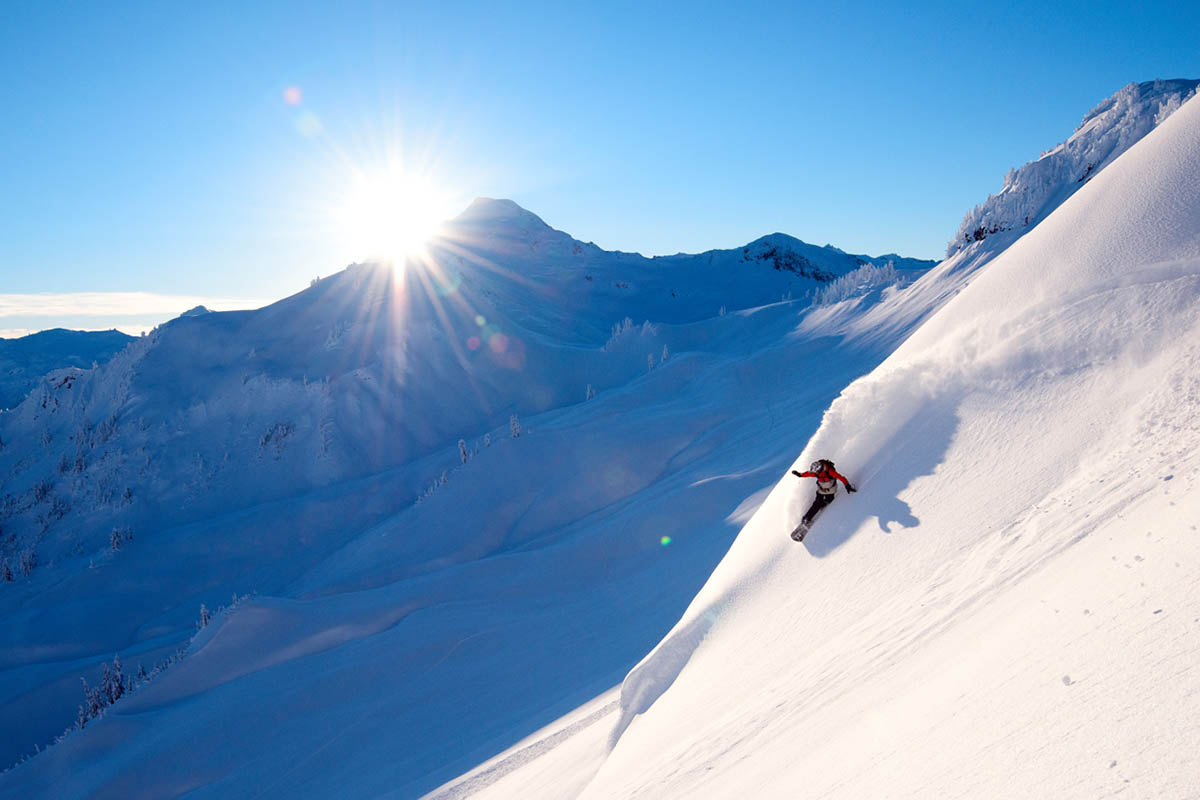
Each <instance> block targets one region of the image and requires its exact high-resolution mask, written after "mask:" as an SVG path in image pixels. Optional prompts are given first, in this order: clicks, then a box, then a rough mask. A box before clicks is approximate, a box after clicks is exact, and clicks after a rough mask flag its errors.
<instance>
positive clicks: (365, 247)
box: [338, 167, 448, 270]
mask: <svg viewBox="0 0 1200 800" xmlns="http://www.w3.org/2000/svg"><path fill="white" fill-rule="evenodd" d="M446 207H447V203H446V198H445V197H444V193H443V192H440V191H439V190H438V188H437V187H436V186H434V185H433V184H432V183H431V182H430V181H429V180H427V179H426V178H424V177H423V176H421V175H420V174H416V173H413V172H407V171H405V170H403V169H400V168H398V167H389V168H387V169H385V170H381V171H379V172H377V173H375V174H367V173H363V172H359V173H357V174H356V175H355V176H354V180H353V181H352V182H351V185H350V189H349V191H348V192H347V193H346V196H345V199H344V201H343V202H342V203H341V204H340V208H339V211H338V218H339V219H338V228H339V230H340V237H341V238H342V240H343V246H344V247H345V248H346V249H347V250H348V252H349V253H350V256H351V257H352V258H353V259H355V260H364V261H382V262H388V263H391V264H392V265H393V267H394V268H395V269H397V270H399V269H402V268H403V267H404V265H405V263H406V262H407V261H408V260H409V259H410V258H411V257H413V256H417V255H419V254H421V253H422V252H423V251H424V250H425V247H426V244H427V243H428V242H429V240H430V239H431V238H432V237H433V236H434V235H435V234H436V233H437V231H438V228H439V227H440V226H441V224H442V222H443V221H444V220H445V219H446V218H447V217H448V214H447V213H446Z"/></svg>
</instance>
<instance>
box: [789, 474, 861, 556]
mask: <svg viewBox="0 0 1200 800" xmlns="http://www.w3.org/2000/svg"><path fill="white" fill-rule="evenodd" d="M792 474H793V475H795V476H796V477H797V478H816V479H817V496H816V497H814V498H813V502H812V505H811V506H809V508H808V511H806V512H805V514H804V519H803V520H801V522H800V524H799V525H798V526H797V527H796V530H794V531H792V538H793V539H795V540H796V541H798V542H799V541H803V540H804V534H806V533H808V528H809V526H810V525H812V521H813V519H814V518H815V517H816V516H817V514H820V513H821V512H822V511H823V510H824V509H825V506H827V505H829V504H830V503H832V502H833V500H834V498H835V497H837V482H838V481H841V482H842V483H844V484H846V491H847V492H857V491H858V490H857V489H855V488H854V485H853V484H852V483H850V481H849V480H847V479H846V476H845V475H842V474H841V473H840V472H838V471H837V470H836V469H834V468H833V462H832V461H830V460H829V459H827V458H822V459H819V460H817V461H814V462H813V463H812V465H811V466H810V467H809V471H808V472H797V471H796V470H792Z"/></svg>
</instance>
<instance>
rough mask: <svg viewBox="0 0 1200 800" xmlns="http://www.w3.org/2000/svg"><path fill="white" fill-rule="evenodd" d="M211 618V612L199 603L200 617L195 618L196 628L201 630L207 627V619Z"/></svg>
mask: <svg viewBox="0 0 1200 800" xmlns="http://www.w3.org/2000/svg"><path fill="white" fill-rule="evenodd" d="M211 619H212V612H210V611H209V610H208V608H207V607H206V606H205V605H204V603H201V604H200V619H198V620H196V630H198V631H202V630H204V629H205V628H207V627H208V623H209V620H211Z"/></svg>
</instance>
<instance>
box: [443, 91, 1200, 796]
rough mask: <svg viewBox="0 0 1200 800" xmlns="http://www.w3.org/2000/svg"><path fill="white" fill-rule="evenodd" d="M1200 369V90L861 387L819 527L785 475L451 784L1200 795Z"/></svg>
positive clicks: (834, 422)
mask: <svg viewBox="0 0 1200 800" xmlns="http://www.w3.org/2000/svg"><path fill="white" fill-rule="evenodd" d="M935 272H936V271H935ZM936 277H937V276H936V275H935V274H934V273H931V274H930V276H927V278H926V279H924V280H928V279H935V278H936ZM1198 376H1200V101H1197V100H1191V101H1189V102H1188V103H1186V104H1185V105H1184V106H1183V107H1182V108H1181V109H1179V110H1178V111H1177V112H1176V113H1175V114H1174V115H1172V117H1171V118H1170V119H1168V120H1166V121H1164V122H1163V123H1162V124H1161V125H1160V126H1159V127H1158V128H1157V129H1156V130H1154V131H1152V132H1151V133H1149V134H1148V135H1146V136H1145V137H1144V138H1143V139H1142V141H1140V142H1138V143H1137V144H1136V145H1134V146H1132V147H1131V148H1129V150H1128V151H1127V152H1126V153H1125V154H1124V155H1122V156H1120V158H1118V159H1117V160H1115V161H1114V162H1113V163H1112V164H1110V165H1109V166H1108V167H1107V168H1106V169H1105V170H1104V171H1103V172H1102V173H1101V174H1099V175H1097V176H1096V177H1095V178H1094V179H1093V180H1091V181H1090V182H1089V183H1088V184H1087V185H1086V186H1084V187H1083V188H1082V189H1080V190H1079V191H1078V192H1077V193H1075V195H1074V196H1073V197H1071V198H1070V199H1069V200H1067V201H1066V202H1064V203H1063V205H1062V206H1061V207H1059V208H1058V209H1056V210H1054V211H1053V212H1052V213H1050V214H1049V215H1048V216H1047V218H1046V219H1045V220H1044V221H1043V222H1042V223H1041V224H1040V225H1038V226H1037V228H1036V229H1034V230H1032V231H1031V232H1029V233H1028V234H1026V235H1025V236H1024V237H1022V238H1021V239H1020V241H1018V242H1017V243H1016V244H1014V245H1012V246H1011V247H1009V248H1008V249H1007V250H1005V251H1004V252H1003V253H1001V254H1000V255H998V256H997V257H996V258H995V259H994V260H993V261H992V262H991V264H990V265H989V266H988V268H987V270H985V271H983V272H981V273H978V274H977V275H976V276H975V279H974V281H973V282H972V283H971V284H970V285H969V286H968V287H966V288H965V289H963V290H962V292H961V293H960V294H958V295H957V296H956V297H954V298H953V299H952V300H950V301H949V302H947V303H945V304H944V306H943V307H942V308H941V309H940V310H939V311H938V312H937V313H936V314H934V315H933V316H932V317H931V318H930V319H929V320H928V321H927V322H926V323H925V324H924V325H922V326H921V327H920V328H919V329H918V330H917V331H916V332H915V333H914V334H913V335H912V336H911V337H910V338H908V339H907V341H905V342H904V343H903V344H902V345H901V346H900V347H899V348H898V349H897V350H896V351H895V352H894V353H893V354H892V355H891V356H890V357H889V358H887V359H886V360H885V361H884V362H883V363H882V364H881V365H880V366H879V367H878V368H876V369H875V370H874V371H872V372H871V373H870V374H869V375H868V376H866V377H863V378H861V379H859V380H857V381H855V382H854V383H852V384H851V385H850V386H848V387H847V388H846V389H845V391H843V392H842V393H841V394H840V396H839V397H838V399H837V400H836V401H835V402H834V403H833V404H832V405H831V406H830V407H829V409H828V410H827V411H826V412H825V414H824V417H823V420H822V423H821V425H820V427H819V429H818V430H817V432H816V433H815V434H814V435H813V436H812V438H811V439H810V440H809V441H808V444H807V445H806V446H805V447H804V448H803V449H802V450H801V451H800V453H799V456H798V458H797V459H796V461H795V466H796V467H798V468H804V467H803V466H801V465H807V464H808V462H809V461H811V460H813V459H814V458H817V457H822V456H823V457H832V458H836V459H837V463H838V466H839V468H841V469H842V471H844V472H846V473H847V474H848V475H850V476H851V478H852V479H854V480H855V481H856V482H858V483H859V488H860V491H859V493H858V494H855V495H853V496H848V497H843V498H841V499H839V500H838V501H837V502H835V503H834V505H833V506H832V507H831V508H830V509H828V510H827V511H825V512H824V515H823V516H822V517H821V518H819V519H818V522H817V525H816V526H815V529H814V531H813V532H812V533H811V534H810V535H809V537H808V538H807V539H806V540H805V542H804V544H803V545H796V544H795V543H793V542H791V541H790V540H789V539H788V538H787V531H788V530H789V529H790V528H791V526H792V525H793V524H794V522H795V520H796V519H797V518H798V517H799V515H800V514H801V513H802V512H803V510H804V508H805V507H806V505H807V503H808V500H809V498H810V497H811V493H812V489H811V487H810V486H807V485H801V484H798V483H797V482H796V480H795V479H794V478H792V477H790V476H785V477H783V478H782V479H781V480H780V481H779V482H778V483H777V484H776V485H775V486H773V487H772V489H771V491H770V493H769V494H768V495H767V497H766V498H765V500H764V501H763V502H762V504H761V505H760V506H759V507H758V510H757V511H756V513H755V514H754V515H753V516H752V517H751V518H750V520H749V521H748V523H747V524H746V526H745V527H744V528H743V529H742V531H741V532H740V533H739V535H738V537H737V539H736V541H735V542H734V544H733V546H732V548H731V549H730V551H729V553H728V554H727V556H726V557H725V558H724V559H723V560H722V562H721V564H720V566H719V567H718V568H717V569H716V570H715V571H714V573H713V575H712V577H711V578H710V579H709V580H708V582H707V583H706V584H705V587H704V588H703V589H702V590H701V591H700V592H699V594H698V595H697V596H696V598H695V600H694V601H693V603H692V604H691V605H690V606H689V608H688V610H687V612H686V613H685V614H684V615H683V617H682V618H681V619H680V620H679V622H678V623H677V624H676V626H675V628H674V629H673V630H672V632H671V633H670V634H669V635H668V636H667V637H665V638H664V639H663V640H662V641H661V642H660V643H659V644H658V645H657V646H656V647H655V648H654V650H652V651H651V652H650V653H649V655H647V656H646V658H645V659H643V660H642V662H641V663H639V664H638V666H637V667H635V668H634V669H633V670H632V671H631V672H630V673H629V675H628V676H627V677H626V679H625V680H624V682H623V683H622V685H621V686H620V688H619V690H618V691H616V692H614V693H610V694H609V695H606V696H604V697H602V698H600V700H598V701H597V702H596V703H595V704H593V705H592V706H588V707H584V708H581V709H580V710H579V711H577V712H575V713H574V714H572V715H568V716H566V717H564V718H563V719H562V720H561V721H559V722H557V723H555V724H554V725H551V726H548V727H547V729H545V730H544V731H542V732H540V733H539V734H538V735H535V736H533V737H530V738H529V739H528V740H526V741H525V742H522V743H521V744H520V745H519V746H517V747H515V748H512V749H511V750H510V751H508V752H507V753H505V754H503V755H501V756H500V757H498V758H496V759H494V760H492V761H491V762H490V763H487V764H485V765H483V766H482V767H481V768H479V769H478V770H476V771H475V772H474V773H473V774H471V775H469V776H466V777H465V778H463V779H461V780H459V781H456V782H454V783H452V784H451V785H449V786H447V787H444V788H443V790H441V791H440V792H437V793H435V796H437V797H458V796H472V797H526V796H538V797H572V798H576V797H578V798H621V797H661V798H672V797H688V798H695V797H743V796H755V797H780V798H784V797H796V796H813V797H895V798H902V797H1080V798H1092V797H1107V796H1114V795H1118V794H1121V793H1123V792H1127V791H1128V792H1131V793H1132V794H1136V795H1141V796H1146V797H1155V798H1190V797H1195V796H1197V795H1198V793H1200V756H1198V755H1197V754H1200V723H1198V722H1197V718H1196V714H1195V711H1196V700H1197V698H1198V697H1200V671H1198V670H1197V669H1196V664H1197V663H1198V659H1200V637H1198V636H1197V632H1198V631H1200V627H1198V624H1200V600H1198V598H1200V591H1198V590H1200V567H1198V565H1200V534H1198V532H1197V531H1198V527H1200V480H1198V476H1200V457H1198V456H1197V453H1198V452H1200V377H1198Z"/></svg>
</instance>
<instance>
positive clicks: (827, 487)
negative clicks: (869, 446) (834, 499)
mask: <svg viewBox="0 0 1200 800" xmlns="http://www.w3.org/2000/svg"><path fill="white" fill-rule="evenodd" d="M792 474H794V475H797V476H799V477H801V478H816V479H817V492H818V493H819V494H835V493H836V492H837V482H838V481H841V482H842V483H844V484H846V488H847V489H851V488H852V487H851V486H850V481H848V480H846V476H845V475H842V474H841V473H840V472H838V471H837V470H835V469H830V468H828V467H826V468H825V469H823V470H821V471H820V472H796V471H795V470H792Z"/></svg>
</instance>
